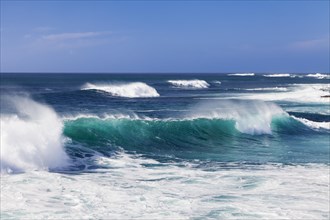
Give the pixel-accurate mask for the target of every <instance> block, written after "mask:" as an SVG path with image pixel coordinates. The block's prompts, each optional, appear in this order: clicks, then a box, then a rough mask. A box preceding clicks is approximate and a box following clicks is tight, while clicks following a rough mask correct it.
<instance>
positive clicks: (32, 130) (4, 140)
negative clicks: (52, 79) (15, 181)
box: [0, 97, 68, 172]
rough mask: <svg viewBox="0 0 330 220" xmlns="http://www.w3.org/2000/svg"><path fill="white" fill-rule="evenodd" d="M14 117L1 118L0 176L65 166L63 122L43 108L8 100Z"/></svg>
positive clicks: (23, 100) (21, 100)
mask: <svg viewBox="0 0 330 220" xmlns="http://www.w3.org/2000/svg"><path fill="white" fill-rule="evenodd" d="M9 99H10V100H9V102H10V103H11V105H12V106H13V108H14V109H15V110H16V112H17V114H15V115H13V114H11V115H4V114H2V115H1V157H0V158H1V172H16V171H25V170H34V169H48V168H56V167H61V166H65V165H67V164H68V156H67V155H66V153H65V151H64V149H63V139H62V122H61V120H60V119H59V118H58V117H57V115H56V113H55V112H54V111H53V110H52V109H51V108H49V107H48V106H46V105H43V104H40V103H37V102H35V101H33V100H31V99H29V98H27V97H10V98H9Z"/></svg>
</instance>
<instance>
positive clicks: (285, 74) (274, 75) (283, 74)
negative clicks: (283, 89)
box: [263, 73, 291, 77]
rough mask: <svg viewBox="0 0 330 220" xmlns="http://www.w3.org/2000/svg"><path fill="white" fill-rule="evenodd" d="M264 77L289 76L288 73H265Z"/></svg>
mask: <svg viewBox="0 0 330 220" xmlns="http://www.w3.org/2000/svg"><path fill="white" fill-rule="evenodd" d="M263 76H264V77H291V75H290V74H289V73H278V74H267V75H263Z"/></svg>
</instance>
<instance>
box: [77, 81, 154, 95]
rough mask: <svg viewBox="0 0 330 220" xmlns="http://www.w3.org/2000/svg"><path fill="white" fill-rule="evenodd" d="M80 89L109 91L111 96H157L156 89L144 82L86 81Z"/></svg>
mask: <svg viewBox="0 0 330 220" xmlns="http://www.w3.org/2000/svg"><path fill="white" fill-rule="evenodd" d="M82 90H98V91H103V92H107V93H110V94H111V95H113V96H119V97H128V98H139V97H145V98H147V97H158V96H159V94H158V92H157V90H156V89H155V88H153V87H151V86H149V85H147V84H146V83H142V82H132V83H117V84H114V83H108V84H92V83H86V84H85V85H84V86H83V87H82Z"/></svg>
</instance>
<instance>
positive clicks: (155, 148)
mask: <svg viewBox="0 0 330 220" xmlns="http://www.w3.org/2000/svg"><path fill="white" fill-rule="evenodd" d="M329 82H330V78H329V75H326V74H304V75H303V74H282V75H281V74H280V75H278V74H181V75H180V74H163V75H161V74H138V75H137V74H117V75H116V74H1V87H0V89H1V171H2V179H3V180H4V181H3V182H2V185H1V187H2V188H1V189H2V192H3V191H5V193H4V194H5V195H4V196H2V197H1V201H4V202H5V203H6V205H4V206H3V207H2V209H1V216H2V217H4V218H7V217H8V218H19V217H24V216H25V217H34V216H37V217H39V218H45V217H47V215H46V214H45V213H46V212H45V213H44V212H42V211H41V210H47V213H50V214H49V215H50V216H55V217H58V218H72V215H71V214H73V216H74V215H76V216H80V217H82V216H84V215H87V214H86V213H84V211H83V210H94V211H91V212H90V215H87V216H89V217H90V218H104V217H105V215H106V216H110V217H113V218H135V217H136V218H163V217H164V216H170V217H172V218H186V217H191V216H192V217H196V218H198V217H202V218H203V217H210V218H240V217H242V218H281V217H283V218H294V217H297V218H307V217H308V218H328V217H329V207H327V206H326V204H329V200H328V197H327V193H328V192H329V172H328V170H329V145H330V136H329V134H330V103H329V101H330V100H329V98H328V97H327V96H328V95H329V92H330V87H329ZM21 178H23V179H21ZM67 178H69V179H71V180H72V181H69V182H68V181H67ZM54 181H55V182H56V181H57V182H58V184H59V185H61V186H62V187H64V188H65V189H68V188H70V191H67V190H62V191H58V190H57V187H58V184H55V183H54ZM38 182H39V184H46V185H49V189H41V188H43V187H41V188H40V186H38ZM53 183H54V184H53ZM68 184H69V185H68ZM70 184H71V185H70ZM308 184H309V185H308ZM294 185H295V186H296V188H294ZM24 186H25V187H27V188H29V189H31V190H32V191H38V190H46V191H47V190H49V192H51V193H49V194H52V195H51V196H47V195H42V196H40V197H39V195H38V196H33V193H32V194H29V193H26V192H25V191H24V190H23V189H24ZM73 186H74V187H73ZM88 186H90V188H88ZM167 186H168V187H169V188H167ZM84 187H86V188H84ZM18 189H20V190H18ZM75 189H77V190H75ZM102 189H103V190H104V192H106V193H104V194H102V193H101V191H99V190H102ZM273 190H275V191H273ZM171 191H173V192H172V193H171ZM47 192H48V191H47ZM36 193H37V192H36ZM94 193H100V194H98V195H95V196H93V195H91V194H94ZM17 194H19V196H17ZM13 195H16V196H13ZM306 195H313V196H312V197H311V198H310V199H309V200H308V199H307V198H306ZM136 196H138V197H136ZM34 198H39V201H40V202H39V203H37V202H36V203H35V205H32V207H33V208H32V209H31V210H30V212H29V211H28V208H27V204H28V203H29V202H28V201H33V199H34ZM54 198H58V199H55V200H54ZM98 198H100V200H98ZM132 198H134V199H132ZM157 198H158V199H157ZM66 199H67V200H68V201H67V202H65V200H66ZM297 199H298V200H300V203H301V204H300V207H301V206H302V205H304V204H308V207H309V208H306V209H305V210H304V211H302V210H300V209H299V206H296V205H295V204H293V203H292V202H291V201H292V200H297ZM91 200H92V201H94V202H95V204H99V206H97V207H95V206H94V205H92V204H89V203H90V201H91ZM101 200H102V201H103V202H102V201H101ZM184 201H189V202H188V203H186V202H184ZM49 202H52V203H54V204H55V205H54V207H53V208H51V207H48V205H47V204H48V203H49ZM253 203H255V204H257V206H258V207H259V209H257V208H253ZM284 203H285V204H286V205H284ZM13 204H19V206H18V207H15V206H14V205H13ZM125 204H129V206H130V207H131V209H129V210H126V211H125V209H124V208H123V206H125ZM133 204H137V205H135V206H134V205H133ZM180 204H181V206H182V210H181V211H180V209H178V208H177V206H180ZM271 204H275V205H273V206H272V205H271ZM324 204H325V205H324ZM30 205H31V204H30ZM100 205H102V206H100ZM196 205H197V207H200V208H194V207H196ZM102 207H104V209H102ZM111 207H116V208H114V209H112V208H111ZM148 207H149V208H148ZM74 210H76V212H75V211H74ZM143 210H144V211H143ZM281 210H282V211H281ZM74 213H75V214H74ZM134 213H135V214H136V215H135V214H134ZM143 213H144V214H143ZM237 216H239V217H237Z"/></svg>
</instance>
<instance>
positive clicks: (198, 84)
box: [167, 79, 210, 89]
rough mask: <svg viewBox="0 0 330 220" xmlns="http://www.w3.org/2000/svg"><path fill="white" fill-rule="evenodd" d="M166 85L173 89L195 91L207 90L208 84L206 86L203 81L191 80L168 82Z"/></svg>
mask: <svg viewBox="0 0 330 220" xmlns="http://www.w3.org/2000/svg"><path fill="white" fill-rule="evenodd" d="M167 82H168V83H170V84H172V85H173V86H175V87H181V88H196V89H204V88H208V87H209V86H210V84H208V83H207V82H206V81H205V80H199V79H193V80H168V81H167Z"/></svg>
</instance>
